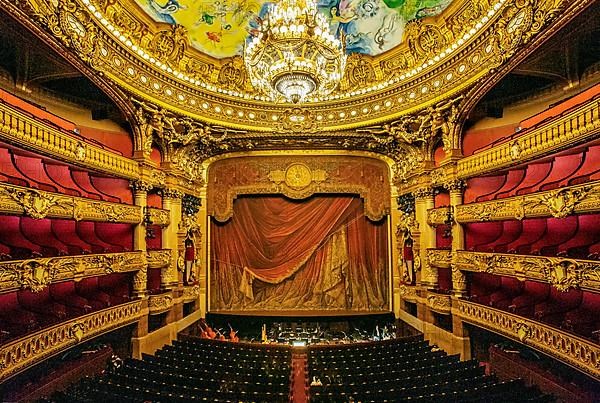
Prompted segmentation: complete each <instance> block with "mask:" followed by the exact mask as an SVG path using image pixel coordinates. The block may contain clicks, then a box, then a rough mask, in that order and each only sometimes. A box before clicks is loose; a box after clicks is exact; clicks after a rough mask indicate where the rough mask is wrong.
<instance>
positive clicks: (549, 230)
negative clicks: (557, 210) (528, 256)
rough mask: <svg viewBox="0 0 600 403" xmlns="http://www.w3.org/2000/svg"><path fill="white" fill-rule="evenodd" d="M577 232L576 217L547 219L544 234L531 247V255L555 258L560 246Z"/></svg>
mask: <svg viewBox="0 0 600 403" xmlns="http://www.w3.org/2000/svg"><path fill="white" fill-rule="evenodd" d="M576 232H577V217H576V216H568V217H565V218H548V219H547V220H546V234H545V235H544V237H543V238H540V239H539V240H537V241H536V242H535V243H533V244H532V245H531V252H530V253H532V254H540V255H543V256H556V254H557V253H558V247H559V245H560V244H562V243H565V242H567V241H568V240H569V239H571V238H572V237H573V236H574V235H575V233H576Z"/></svg>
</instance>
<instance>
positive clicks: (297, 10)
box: [244, 0, 346, 103]
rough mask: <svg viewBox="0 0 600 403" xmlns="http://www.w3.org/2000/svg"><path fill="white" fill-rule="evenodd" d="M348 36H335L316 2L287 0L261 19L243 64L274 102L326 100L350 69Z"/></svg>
mask: <svg viewBox="0 0 600 403" xmlns="http://www.w3.org/2000/svg"><path fill="white" fill-rule="evenodd" d="M344 42H345V39H344V37H343V35H342V37H341V38H340V39H337V38H335V37H334V36H333V35H332V34H331V32H330V31H329V23H328V22H327V19H326V18H325V16H324V15H323V14H321V13H320V12H319V11H318V9H317V3H316V1H314V0H283V1H280V2H278V3H275V4H273V5H272V6H271V7H270V8H269V11H268V12H267V14H266V16H265V18H264V19H263V20H261V21H260V27H259V29H258V34H257V35H256V36H254V37H253V38H252V39H251V40H249V41H248V42H247V43H246V46H245V49H244V63H245V64H246V68H247V70H248V74H249V76H250V81H251V82H252V85H253V86H254V88H256V89H258V90H259V91H261V92H262V93H263V94H265V95H267V96H269V97H271V98H272V99H274V100H281V99H282V97H283V98H284V99H285V100H287V101H288V102H293V103H298V102H304V101H307V100H311V99H318V98H322V97H324V96H326V95H328V94H330V93H331V92H332V91H333V90H334V89H335V88H336V87H337V85H338V84H339V82H340V80H341V78H342V75H343V72H344V69H345V67H346V49H345V45H344Z"/></svg>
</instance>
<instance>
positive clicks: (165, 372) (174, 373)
mask: <svg viewBox="0 0 600 403" xmlns="http://www.w3.org/2000/svg"><path fill="white" fill-rule="evenodd" d="M291 360H292V355H291V349H290V348H289V347H272V346H270V347H269V346H262V345H249V344H243V343H229V342H223V341H217V340H208V339H196V338H194V339H191V338H190V339H186V340H183V341H179V342H177V341H176V342H175V343H174V345H173V346H171V347H166V348H163V349H161V350H159V351H158V352H157V354H156V356H154V357H153V356H149V355H144V359H143V360H134V359H126V360H125V362H124V364H123V365H122V366H121V367H120V368H118V369H115V370H112V371H109V372H107V373H106V374H105V375H104V376H102V377H96V378H93V379H84V380H83V381H82V382H80V383H79V384H77V385H75V386H74V387H71V388H70V389H68V390H67V391H65V392H63V393H59V394H55V395H54V396H53V397H52V399H51V400H52V401H55V402H96V401H102V400H104V401H119V402H142V401H152V402H159V401H160V402H190V401H205V402H286V403H287V402H289V399H290V392H289V386H290V375H291Z"/></svg>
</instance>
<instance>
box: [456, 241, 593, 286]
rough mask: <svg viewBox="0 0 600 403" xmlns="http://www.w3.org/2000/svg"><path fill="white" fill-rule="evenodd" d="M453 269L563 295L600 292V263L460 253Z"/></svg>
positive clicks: (540, 257)
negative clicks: (533, 284)
mask: <svg viewBox="0 0 600 403" xmlns="http://www.w3.org/2000/svg"><path fill="white" fill-rule="evenodd" d="M452 263H453V266H455V267H457V268H458V269H460V270H462V271H471V272H483V273H489V274H494V275H499V276H509V277H514V278H517V279H518V280H521V281H524V280H535V281H542V282H545V283H549V284H550V285H551V286H552V287H554V288H556V289H557V290H559V291H561V292H566V291H568V290H570V289H573V288H576V289H583V290H587V291H592V292H600V262H598V261H595V260H580V259H567V258H560V257H546V256H531V255H514V254H501V253H483V252H468V251H460V250H459V251H457V252H455V254H454V259H453V262H452Z"/></svg>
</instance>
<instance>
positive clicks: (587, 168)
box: [567, 146, 600, 185]
mask: <svg viewBox="0 0 600 403" xmlns="http://www.w3.org/2000/svg"><path fill="white" fill-rule="evenodd" d="M598 173H600V146H592V147H590V148H589V149H588V150H587V152H586V153H585V156H584V161H583V164H582V165H581V167H580V168H579V169H578V170H577V172H575V174H574V175H573V176H572V177H571V178H569V180H568V183H567V184H568V185H578V184H581V183H585V182H588V181H590V180H591V179H592V176H593V175H597V174H598Z"/></svg>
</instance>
